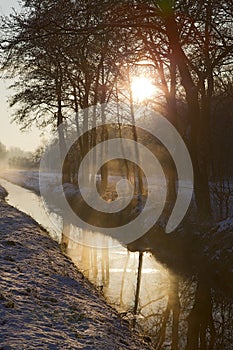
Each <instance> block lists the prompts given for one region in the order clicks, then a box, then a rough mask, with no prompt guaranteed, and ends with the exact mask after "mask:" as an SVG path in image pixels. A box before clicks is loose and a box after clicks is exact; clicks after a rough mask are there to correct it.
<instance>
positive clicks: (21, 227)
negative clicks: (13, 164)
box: [0, 201, 151, 350]
mask: <svg viewBox="0 0 233 350" xmlns="http://www.w3.org/2000/svg"><path fill="white" fill-rule="evenodd" d="M0 235H1V238H0V269H1V273H0V280H1V284H0V329H1V331H0V348H1V349H16V350H17V349H18V350H21V349H65V350H68V349H89V350H94V349H98V350H99V349H101V350H102V349H109V350H110V349H111V350H112V349H122V350H123V349H151V346H150V345H148V344H145V343H144V342H143V340H142V339H140V338H139V336H138V335H137V334H135V333H134V332H132V331H131V330H130V328H129V326H128V323H126V322H125V321H123V320H122V319H121V318H120V317H119V316H118V314H117V313H116V311H114V310H113V309H112V308H111V307H110V306H109V305H107V303H106V301H105V300H104V298H103V297H102V296H101V295H100V294H99V293H98V292H97V291H96V290H95V289H94V287H93V286H92V285H91V284H90V283H89V282H88V281H87V280H86V279H85V278H84V277H83V275H82V274H81V273H80V272H79V271H78V270H77V269H76V268H75V267H74V265H73V264H72V262H71V261H70V260H69V259H68V258H66V257H65V256H64V255H63V254H62V253H61V251H60V248H59V246H58V245H57V244H56V243H55V242H54V241H52V240H51V239H50V238H49V237H48V235H47V233H45V232H44V231H43V230H42V229H41V228H40V227H39V225H38V224H36V222H35V221H34V220H32V219H31V218H30V217H28V216H26V215H25V214H23V213H21V212H20V211H18V210H17V209H15V208H13V207H11V206H9V205H8V204H6V203H5V202H4V201H1V202H0Z"/></svg>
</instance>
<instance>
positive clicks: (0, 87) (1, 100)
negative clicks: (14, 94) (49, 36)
mask: <svg viewBox="0 0 233 350" xmlns="http://www.w3.org/2000/svg"><path fill="white" fill-rule="evenodd" d="M12 7H14V8H15V9H19V8H20V7H19V4H18V1H17V0H1V2H0V15H8V14H9V13H10V12H11V9H12ZM9 83H10V82H9V81H5V80H3V79H1V78H0V142H1V143H3V144H4V145H5V146H6V147H7V148H8V149H9V148H10V147H19V148H21V149H23V150H25V151H34V150H35V149H36V148H37V147H38V146H40V145H41V144H42V142H43V138H42V137H40V134H41V131H40V130H38V129H37V128H36V127H33V126H32V128H31V130H28V131H27V132H25V131H24V132H22V131H20V125H17V124H16V123H11V120H12V112H13V110H11V108H10V107H9V104H8V102H7V100H8V97H9V96H10V95H11V91H10V90H9V89H7V86H8V85H9Z"/></svg>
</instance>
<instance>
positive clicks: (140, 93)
mask: <svg viewBox="0 0 233 350" xmlns="http://www.w3.org/2000/svg"><path fill="white" fill-rule="evenodd" d="M131 89H132V95H133V100H134V101H136V102H142V101H144V100H146V99H149V98H151V97H152V96H153V95H154V94H155V91H156V88H155V86H154V85H153V84H152V82H151V80H150V79H148V78H146V77H135V78H133V80H132V83H131Z"/></svg>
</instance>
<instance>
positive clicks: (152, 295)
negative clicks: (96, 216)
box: [62, 224, 233, 350]
mask: <svg viewBox="0 0 233 350" xmlns="http://www.w3.org/2000/svg"><path fill="white" fill-rule="evenodd" d="M73 230H75V228H74V227H73V226H72V225H69V224H68V225H64V230H63V237H62V243H63V246H65V247H66V251H67V253H68V255H70V256H71V257H72V259H73V261H74V262H75V263H76V264H77V265H78V266H79V268H81V269H82V271H83V272H84V274H85V275H86V277H88V278H89V279H90V280H91V281H92V282H94V283H95V284H96V285H97V286H98V287H100V288H101V290H103V292H104V294H105V296H106V297H107V299H108V300H109V301H110V302H111V303H112V304H113V305H114V306H115V307H117V308H118V309H119V311H125V314H127V317H128V316H129V314H130V313H132V315H135V317H132V320H133V324H134V322H135V320H136V325H135V326H136V327H137V328H138V329H139V330H140V332H143V333H144V334H146V335H148V336H149V337H150V338H151V340H152V341H153V344H154V347H155V349H156V350H159V349H171V350H179V349H180V350H215V349H226V350H230V349H231V348H232V344H233V328H232V324H231V320H232V316H233V309H232V303H231V298H230V297H227V296H224V286H221V287H222V290H221V291H220V290H218V291H217V289H216V286H215V287H214V288H213V286H212V285H211V278H209V276H208V270H206V269H205V265H203V266H202V269H200V271H201V272H200V271H196V272H195V273H194V270H192V271H191V273H187V271H188V270H187V266H184V268H183V271H181V270H180V273H179V271H178V270H179V269H180V266H181V265H180V261H179V262H176V263H175V262H174V266H176V265H177V264H178V265H177V266H179V269H177V268H176V269H175V272H174V271H173V269H172V266H171V265H172V264H171V260H169V259H168V260H167V261H168V264H167V266H166V267H165V265H164V264H165V260H166V259H165V260H164V259H163V258H161V257H162V256H163V254H162V255H161V252H160V254H158V256H159V258H160V260H163V261H162V262H163V264H161V263H158V261H157V262H156V260H155V258H154V256H156V254H155V253H157V251H156V249H157V248H155V249H154V251H153V254H152V253H143V252H141V253H140V252H139V253H138V252H135V253H133V252H130V251H127V250H126V249H125V248H123V247H121V249H120V251H119V252H121V254H118V255H117V254H116V253H117V252H116V251H114V248H108V247H107V246H108V239H109V238H107V237H105V236H102V235H100V236H98V238H96V239H98V242H100V240H101V239H102V240H103V242H102V243H103V244H102V245H103V246H105V247H106V248H102V249H101V248H95V247H90V246H89V245H88V241H89V240H93V235H95V234H94V233H90V232H83V231H80V232H79V235H85V239H86V242H87V244H81V243H78V241H77V240H72V235H73V233H72V232H73ZM97 235H98V234H97ZM147 243H148V242H147ZM161 246H162V245H160V248H161ZM168 246H169V244H168ZM171 246H174V245H172V244H171ZM130 248H131V250H136V249H134V248H135V247H133V246H130ZM132 248H133V249H132ZM176 248H177V247H176ZM155 251H156V252H155ZM119 252H118V253H119ZM168 266H169V267H168ZM155 267H156V268H155ZM157 269H158V271H157ZM150 270H151V271H152V272H151V273H150ZM148 271H149V273H148ZM156 271H157V273H155V272H156Z"/></svg>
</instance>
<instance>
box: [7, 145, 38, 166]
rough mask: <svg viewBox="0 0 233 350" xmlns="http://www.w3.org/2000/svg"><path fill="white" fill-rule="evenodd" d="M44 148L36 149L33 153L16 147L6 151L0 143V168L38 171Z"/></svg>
mask: <svg viewBox="0 0 233 350" xmlns="http://www.w3.org/2000/svg"><path fill="white" fill-rule="evenodd" d="M43 150H44V147H38V148H37V149H36V150H35V151H34V152H26V151H23V150H22V149H21V148H18V147H11V148H10V149H7V148H6V146H5V145H4V144H3V143H1V142H0V168H1V167H3V168H6V167H9V168H14V169H39V166H40V160H41V156H42V154H43Z"/></svg>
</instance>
